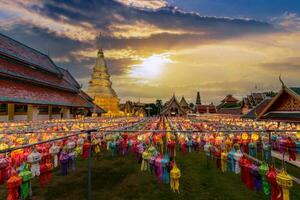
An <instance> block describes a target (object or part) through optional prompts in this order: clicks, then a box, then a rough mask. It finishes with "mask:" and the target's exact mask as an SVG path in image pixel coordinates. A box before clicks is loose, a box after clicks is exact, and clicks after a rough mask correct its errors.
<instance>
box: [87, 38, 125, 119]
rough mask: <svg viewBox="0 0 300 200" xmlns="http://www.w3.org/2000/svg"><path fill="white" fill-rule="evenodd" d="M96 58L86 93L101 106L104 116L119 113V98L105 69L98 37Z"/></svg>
mask: <svg viewBox="0 0 300 200" xmlns="http://www.w3.org/2000/svg"><path fill="white" fill-rule="evenodd" d="M97 48H98V53H97V59H96V64H95V67H94V69H93V73H92V77H91V80H90V82H89V87H88V90H87V94H88V95H90V97H92V98H93V99H94V103H95V104H96V105H98V106H100V107H101V108H103V109H104V110H105V111H106V112H107V113H106V114H105V115H106V116H117V115H120V110H119V99H118V96H117V94H116V92H115V91H114V90H113V89H112V82H111V81H110V75H109V73H108V70H107V65H106V61H105V59H104V53H103V50H102V48H101V43H100V37H98V38H97Z"/></svg>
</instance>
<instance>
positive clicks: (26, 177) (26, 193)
mask: <svg viewBox="0 0 300 200" xmlns="http://www.w3.org/2000/svg"><path fill="white" fill-rule="evenodd" d="M24 165H25V166H24V168H23V169H22V171H21V172H20V173H19V176H20V177H21V178H22V185H21V186H20V192H21V199H30V180H31V179H32V173H31V171H29V168H28V165H27V164H24Z"/></svg>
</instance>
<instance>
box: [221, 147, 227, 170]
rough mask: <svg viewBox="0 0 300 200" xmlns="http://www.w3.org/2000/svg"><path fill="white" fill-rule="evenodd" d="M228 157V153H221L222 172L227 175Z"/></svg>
mask: <svg viewBox="0 0 300 200" xmlns="http://www.w3.org/2000/svg"><path fill="white" fill-rule="evenodd" d="M227 157H228V153H227V152H222V153H221V170H222V172H223V173H225V172H226V169H227Z"/></svg>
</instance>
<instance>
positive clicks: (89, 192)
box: [87, 130, 92, 200]
mask: <svg viewBox="0 0 300 200" xmlns="http://www.w3.org/2000/svg"><path fill="white" fill-rule="evenodd" d="M91 133H92V131H91V130H88V131H87V134H88V140H89V143H90V147H89V159H88V200H92V159H91V156H92V137H91Z"/></svg>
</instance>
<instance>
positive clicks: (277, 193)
mask: <svg viewBox="0 0 300 200" xmlns="http://www.w3.org/2000/svg"><path fill="white" fill-rule="evenodd" d="M266 177H267V180H268V182H269V183H270V185H271V200H282V190H281V188H280V187H279V185H278V184H277V181H276V177H277V172H276V170H275V168H274V167H270V168H269V171H268V172H267V174H266Z"/></svg>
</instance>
